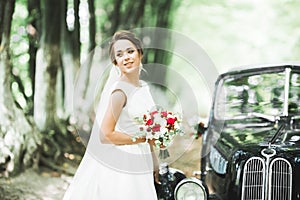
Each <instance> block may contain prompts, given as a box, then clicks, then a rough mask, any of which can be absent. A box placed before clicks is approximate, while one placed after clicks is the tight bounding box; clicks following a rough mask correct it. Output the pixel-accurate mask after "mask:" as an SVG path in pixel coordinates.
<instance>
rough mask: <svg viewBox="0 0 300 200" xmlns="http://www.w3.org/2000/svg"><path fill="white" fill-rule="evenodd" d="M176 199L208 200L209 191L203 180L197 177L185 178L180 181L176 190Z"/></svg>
mask: <svg viewBox="0 0 300 200" xmlns="http://www.w3.org/2000/svg"><path fill="white" fill-rule="evenodd" d="M174 197H175V200H206V199H207V192H206V189H205V186H204V185H203V183H202V181H200V180H199V179H197V178H194V177H191V178H185V179H183V180H182V181H180V182H179V183H178V185H177V186H176V188H175V192H174Z"/></svg>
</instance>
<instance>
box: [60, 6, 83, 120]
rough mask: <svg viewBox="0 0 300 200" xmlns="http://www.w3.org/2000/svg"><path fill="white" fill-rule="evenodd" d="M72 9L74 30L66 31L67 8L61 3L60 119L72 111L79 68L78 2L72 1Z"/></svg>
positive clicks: (65, 117) (66, 116)
mask: <svg viewBox="0 0 300 200" xmlns="http://www.w3.org/2000/svg"><path fill="white" fill-rule="evenodd" d="M73 2H74V4H73V9H74V19H75V21H74V28H73V30H69V29H68V25H67V23H66V15H67V6H66V3H65V2H62V13H63V14H62V15H61V20H60V22H61V38H62V40H61V44H60V48H61V58H62V68H61V69H60V70H61V76H62V77H61V80H62V82H58V85H61V87H59V88H61V89H62V91H61V93H60V95H58V96H62V97H63V99H62V100H61V101H60V102H61V103H62V104H61V105H58V109H59V110H60V112H59V113H58V114H59V116H60V118H63V119H67V118H68V117H69V116H70V115H71V112H72V110H73V103H72V102H73V98H74V96H73V92H74V91H73V90H74V83H75V76H76V73H77V71H78V69H79V67H80V24H79V15H78V14H79V0H74V1H73Z"/></svg>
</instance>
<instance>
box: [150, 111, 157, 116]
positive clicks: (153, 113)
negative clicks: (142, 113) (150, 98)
mask: <svg viewBox="0 0 300 200" xmlns="http://www.w3.org/2000/svg"><path fill="white" fill-rule="evenodd" d="M157 113H158V111H157V110H155V111H153V112H151V113H150V116H151V117H153V116H154V115H155V114H157Z"/></svg>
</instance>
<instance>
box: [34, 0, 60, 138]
mask: <svg viewBox="0 0 300 200" xmlns="http://www.w3.org/2000/svg"><path fill="white" fill-rule="evenodd" d="M41 13H42V30H41V34H42V35H41V40H40V47H39V49H38V51H37V58H36V74H35V81H36V82H35V94H34V120H35V122H36V125H37V127H38V128H39V130H40V131H41V132H46V131H50V130H56V129H57V123H56V122H57V112H56V100H57V98H56V95H57V93H56V84H57V72H58V69H59V68H60V67H61V57H60V56H61V49H60V30H61V26H60V19H61V17H60V16H61V1H60V0H42V1H41ZM54 16H55V17H54Z"/></svg>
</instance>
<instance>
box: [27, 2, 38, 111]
mask: <svg viewBox="0 0 300 200" xmlns="http://www.w3.org/2000/svg"><path fill="white" fill-rule="evenodd" d="M27 8H28V12H29V19H30V21H28V24H27V33H28V39H29V50H28V53H29V77H30V80H31V87H32V95H31V97H30V98H29V99H28V101H29V102H27V103H28V104H30V106H29V107H30V109H29V111H28V114H29V115H33V98H34V88H35V69H36V53H37V50H38V42H39V32H40V29H41V27H40V17H41V10H40V1H39V0H28V2H27Z"/></svg>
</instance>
